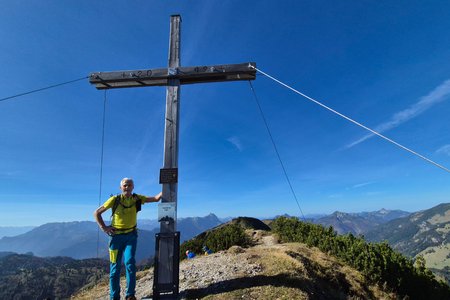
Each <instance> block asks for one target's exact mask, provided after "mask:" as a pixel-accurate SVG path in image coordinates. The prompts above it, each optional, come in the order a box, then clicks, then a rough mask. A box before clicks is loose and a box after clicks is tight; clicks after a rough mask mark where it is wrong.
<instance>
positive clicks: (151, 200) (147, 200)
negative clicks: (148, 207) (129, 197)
mask: <svg viewBox="0 0 450 300" xmlns="http://www.w3.org/2000/svg"><path fill="white" fill-rule="evenodd" d="M161 197H162V193H159V194H158V195H155V196H153V197H146V198H145V201H144V202H145V203H148V202H158V201H159V200H161Z"/></svg>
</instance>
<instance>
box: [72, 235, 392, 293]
mask: <svg viewBox="0 0 450 300" xmlns="http://www.w3.org/2000/svg"><path fill="white" fill-rule="evenodd" d="M250 234H251V235H252V236H253V239H254V241H255V243H256V246H254V247H251V248H247V249H243V248H240V247H238V246H233V247H231V248H230V249H228V250H227V251H221V252H218V253H214V254H211V255H206V256H196V257H195V258H193V259H190V260H184V261H182V262H181V263H180V295H181V299H199V298H203V299H395V297H394V295H389V294H386V293H383V292H382V291H380V290H379V289H378V288H377V287H370V286H366V285H365V283H364V280H363V278H362V276H361V274H359V273H358V272H356V271H355V270H353V269H350V268H349V267H347V266H345V265H342V264H340V263H339V262H337V261H336V260H334V259H333V258H330V257H328V256H327V255H325V254H323V253H322V252H319V251H317V250H314V249H309V248H307V247H306V246H304V245H301V244H295V245H293V244H278V243H277V241H276V238H274V237H273V236H271V235H265V233H264V232H261V231H253V232H251V233H250ZM152 284H153V269H150V270H147V271H144V272H139V273H138V278H137V288H136V297H137V298H138V299H146V298H147V297H149V296H150V295H151V294H152ZM122 286H125V280H122ZM124 298H125V297H124V296H123V298H122V299H124ZM72 299H101V300H107V299H109V297H108V283H107V282H106V281H105V282H104V283H102V284H100V285H98V286H96V287H95V288H93V289H89V290H86V291H84V292H82V293H80V294H78V295H77V296H75V297H73V298H72Z"/></svg>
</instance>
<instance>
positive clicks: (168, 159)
mask: <svg viewBox="0 0 450 300" xmlns="http://www.w3.org/2000/svg"><path fill="white" fill-rule="evenodd" d="M180 22H181V17H180V16H172V17H171V20H170V42H169V76H170V75H176V72H177V68H178V67H179V66H180ZM179 111H180V80H179V79H177V78H170V77H169V79H168V86H167V93H166V118H165V129H164V167H163V170H162V172H163V171H164V170H169V169H171V170H178V136H179V127H180V126H179V116H180V113H179ZM176 174H178V172H177V171H176ZM177 178H178V177H176V179H177ZM174 181H177V180H174ZM177 192H178V182H172V183H163V187H162V193H163V196H162V203H170V204H172V205H173V206H174V210H175V216H174V218H173V219H169V220H167V221H161V223H160V233H161V237H163V236H165V237H166V238H160V239H159V251H158V252H157V253H155V260H156V261H157V264H156V265H157V266H158V267H157V268H155V272H157V274H155V275H156V276H154V283H153V297H154V299H157V298H158V297H159V298H163V296H162V295H161V292H165V293H168V294H167V296H165V297H164V298H170V299H176V298H178V282H179V279H178V278H179V273H178V268H176V267H174V263H175V262H174V258H175V257H177V258H178V257H179V254H178V253H174V251H179V250H178V249H179V245H175V243H176V241H177V240H178V243H179V238H178V239H177V238H176V237H175V236H174V235H172V234H176V219H177V216H176V213H177ZM157 240H158V239H157ZM176 263H177V264H178V262H176ZM175 269H176V270H175ZM175 271H176V272H175Z"/></svg>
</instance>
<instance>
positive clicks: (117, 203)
mask: <svg viewBox="0 0 450 300" xmlns="http://www.w3.org/2000/svg"><path fill="white" fill-rule="evenodd" d="M121 197H122V195H121V194H119V195H116V196H115V197H114V204H113V207H112V212H111V218H112V216H113V215H114V213H115V212H116V209H117V207H119V204H120V198H121Z"/></svg>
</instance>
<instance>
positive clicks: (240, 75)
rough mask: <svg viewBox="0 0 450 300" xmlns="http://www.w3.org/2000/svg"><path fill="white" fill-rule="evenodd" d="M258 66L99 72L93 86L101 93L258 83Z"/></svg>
mask: <svg viewBox="0 0 450 300" xmlns="http://www.w3.org/2000/svg"><path fill="white" fill-rule="evenodd" d="M255 68H256V63H254V62H250V63H242V64H232V65H215V66H196V67H178V68H166V69H145V70H129V71H115V72H95V73H91V74H90V75H89V82H90V83H91V84H94V85H95V87H96V88H97V89H99V90H103V89H113V88H128V87H144V86H166V85H168V81H169V79H179V80H180V84H192V83H207V82H219V81H236V80H254V79H255V78H256V69H255Z"/></svg>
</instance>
